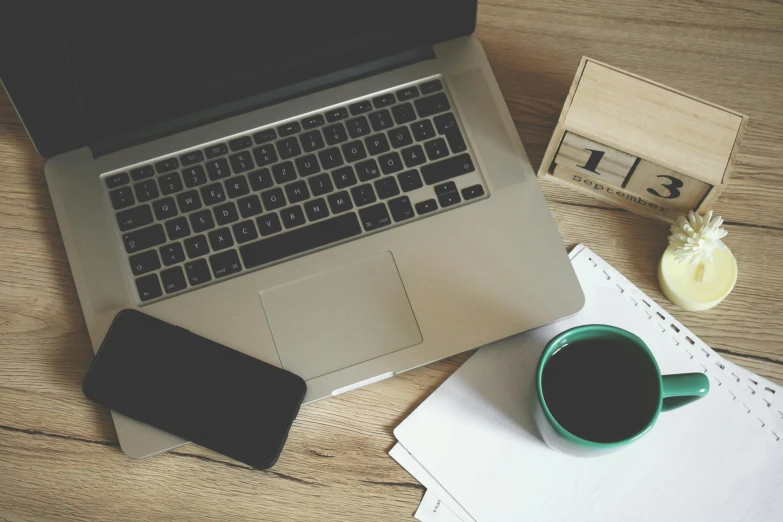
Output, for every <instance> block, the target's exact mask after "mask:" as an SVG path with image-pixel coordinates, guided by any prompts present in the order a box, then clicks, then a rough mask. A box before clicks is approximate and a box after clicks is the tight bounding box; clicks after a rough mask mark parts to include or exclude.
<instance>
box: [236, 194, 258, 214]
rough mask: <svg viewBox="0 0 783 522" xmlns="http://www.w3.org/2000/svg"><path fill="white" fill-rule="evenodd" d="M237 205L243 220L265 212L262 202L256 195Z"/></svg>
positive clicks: (244, 199) (239, 201)
mask: <svg viewBox="0 0 783 522" xmlns="http://www.w3.org/2000/svg"><path fill="white" fill-rule="evenodd" d="M237 205H238V206H239V213H240V214H241V215H242V217H243V218H247V217H250V216H257V215H258V214H260V213H261V212H262V211H263V207H262V206H261V200H260V199H258V196H256V195H255V194H253V195H252V196H248V197H246V198H242V199H240V200H238V201H237Z"/></svg>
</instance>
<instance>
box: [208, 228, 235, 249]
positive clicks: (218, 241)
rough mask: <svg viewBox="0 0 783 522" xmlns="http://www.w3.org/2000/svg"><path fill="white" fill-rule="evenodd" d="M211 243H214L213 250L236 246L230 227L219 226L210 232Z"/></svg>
mask: <svg viewBox="0 0 783 522" xmlns="http://www.w3.org/2000/svg"><path fill="white" fill-rule="evenodd" d="M209 244H210V245H212V250H223V249H224V248H228V247H231V246H234V238H233V237H232V236H231V231H230V230H229V229H228V228H219V229H217V230H213V231H212V232H210V233H209Z"/></svg>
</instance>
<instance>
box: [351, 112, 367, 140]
mask: <svg viewBox="0 0 783 522" xmlns="http://www.w3.org/2000/svg"><path fill="white" fill-rule="evenodd" d="M345 125H346V126H347V127H348V134H350V135H351V138H361V137H362V136H367V135H368V134H370V125H369V124H368V123H367V118H365V117H364V116H359V117H358V118H354V119H352V120H348V121H346V122H345Z"/></svg>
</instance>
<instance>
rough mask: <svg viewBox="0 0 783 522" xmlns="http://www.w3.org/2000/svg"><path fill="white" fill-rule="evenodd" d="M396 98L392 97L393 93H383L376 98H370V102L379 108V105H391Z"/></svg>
mask: <svg viewBox="0 0 783 522" xmlns="http://www.w3.org/2000/svg"><path fill="white" fill-rule="evenodd" d="M395 101H396V100H395V99H394V94H392V93H387V94H383V95H381V96H378V97H376V98H373V99H372V104H373V105H374V106H375V108H376V109H380V108H381V107H386V106H387V105H392V104H393V103H394V102H395Z"/></svg>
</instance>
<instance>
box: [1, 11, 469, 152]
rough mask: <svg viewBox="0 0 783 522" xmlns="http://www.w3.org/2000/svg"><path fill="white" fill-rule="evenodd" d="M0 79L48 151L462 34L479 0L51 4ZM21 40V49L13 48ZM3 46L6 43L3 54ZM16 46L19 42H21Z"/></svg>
mask: <svg viewBox="0 0 783 522" xmlns="http://www.w3.org/2000/svg"><path fill="white" fill-rule="evenodd" d="M47 5H49V6H51V7H49V9H50V10H49V11H48V12H43V13H42V12H40V11H39V12H27V13H24V12H20V13H19V14H18V16H16V20H15V24H14V26H15V28H14V29H12V30H11V31H10V32H9V33H6V37H11V38H13V37H14V36H15V37H16V38H18V39H17V40H16V44H15V46H13V45H12V42H4V45H3V47H4V48H5V49H16V50H15V51H12V52H10V53H8V54H7V55H6V56H4V57H3V58H2V60H3V62H2V63H1V64H0V75H2V80H3V83H4V85H5V86H6V88H7V89H8V91H9V92H10V94H11V96H12V99H13V100H14V103H15V105H16V107H17V109H18V110H19V112H20V115H21V116H22V118H23V120H24V122H25V125H26V126H27V128H28V131H29V132H30V134H31V135H32V137H33V140H34V141H35V143H36V146H37V147H38V149H39V152H41V154H42V155H44V156H47V157H48V156H51V155H54V154H57V153H60V152H63V151H65V150H69V149H72V148H76V147H79V146H83V145H86V144H90V143H93V142H95V141H100V140H102V139H106V138H111V137H115V136H119V135H123V134H127V133H128V132H131V131H134V130H136V131H138V130H139V129H147V128H150V127H151V126H152V127H154V126H155V125H156V124H159V123H160V122H163V121H170V120H172V119H176V118H181V117H183V116H186V115H188V114H192V113H194V112H198V111H202V110H204V109H207V108H210V107H216V106H221V105H224V104H227V103H229V102H232V101H236V100H240V99H244V98H247V97H249V96H254V95H257V94H259V93H263V92H268V91H271V90H274V89H280V88H283V87H285V86H286V85H290V84H292V83H297V82H302V81H305V80H308V79H312V78H316V77H320V76H323V75H325V74H328V73H331V72H334V71H337V70H340V69H344V68H347V67H351V66H356V65H358V64H361V63H366V62H368V61H372V60H376V59H380V58H382V57H384V56H388V55H390V54H395V53H399V52H402V51H405V50H406V49H411V48H414V47H419V46H422V45H427V44H432V43H434V42H437V41H442V40H445V39H448V38H452V37H455V36H458V35H460V34H469V33H470V32H471V31H472V29H473V24H474V23H475V8H476V5H475V2H474V1H457V0H337V1H325V0H322V1H313V0H311V1H291V0H289V1H285V2H282V1H280V2H261V1H259V2H253V3H249V2H247V3H232V2H219V3H218V2H212V3H206V4H205V3H188V4H179V5H180V6H185V5H187V7H181V8H180V10H177V11H174V12H171V11H168V12H163V11H161V10H160V9H159V8H153V7H145V6H148V5H149V4H143V3H142V4H138V3H132V2H126V3H122V4H118V3H115V2H103V3H100V4H97V3H96V4H92V3H91V4H90V7H89V8H87V7H82V4H74V3H66V2H61V3H51V4H47ZM21 42H24V43H21ZM6 44H7V45H11V46H10V47H6ZM20 44H21V45H20Z"/></svg>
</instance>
